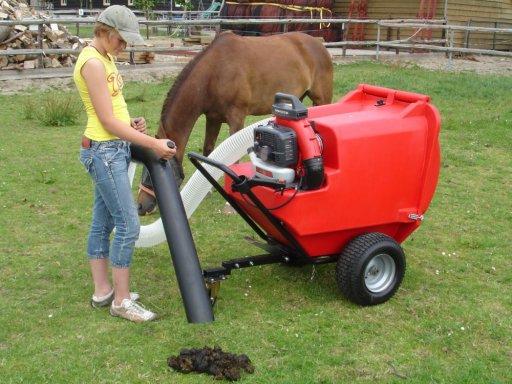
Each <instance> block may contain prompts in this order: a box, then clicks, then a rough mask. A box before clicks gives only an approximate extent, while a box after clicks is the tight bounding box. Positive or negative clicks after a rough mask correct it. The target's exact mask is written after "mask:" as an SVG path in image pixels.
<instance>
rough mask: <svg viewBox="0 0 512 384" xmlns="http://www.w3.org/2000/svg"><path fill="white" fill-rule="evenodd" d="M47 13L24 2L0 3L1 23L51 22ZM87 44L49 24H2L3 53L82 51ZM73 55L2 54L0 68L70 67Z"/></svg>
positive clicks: (0, 45) (7, 0)
mask: <svg viewBox="0 0 512 384" xmlns="http://www.w3.org/2000/svg"><path fill="white" fill-rule="evenodd" d="M48 18H49V16H48V14H45V13H43V12H37V11H35V10H34V9H33V8H31V7H30V6H28V5H27V4H26V3H25V2H24V0H0V20H20V21H21V20H24V21H26V20H30V19H41V20H45V19H48ZM86 45H87V43H86V42H85V41H84V40H82V39H80V38H79V37H77V36H72V35H71V34H70V33H69V32H68V30H67V29H66V27H65V26H62V25H59V24H56V23H48V24H43V25H41V26H39V25H24V24H21V23H20V24H16V25H0V51H1V50H16V49H23V50H32V49H41V48H42V49H48V48H54V49H77V50H79V49H81V48H83V47H84V46H86ZM76 57H77V55H74V54H68V53H65V54H48V55H44V56H43V58H42V59H41V55H37V54H19V55H16V54H15V55H0V69H29V68H38V67H41V66H42V67H45V68H46V67H71V66H73V64H74V62H75V61H76Z"/></svg>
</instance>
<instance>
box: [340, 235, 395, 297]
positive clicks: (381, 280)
mask: <svg viewBox="0 0 512 384" xmlns="http://www.w3.org/2000/svg"><path fill="white" fill-rule="evenodd" d="M404 275H405V254H404V251H403V250H402V247H401V246H400V244H398V243H397V242H396V241H395V240H394V239H392V238H391V237H389V236H387V235H385V234H383V233H378V232H371V233H365V234H362V235H359V236H357V237H355V238H354V239H352V240H351V241H350V242H349V243H348V244H347V246H346V247H345V249H344V250H343V252H342V253H341V255H340V257H339V259H338V262H337V264H336V281H337V283H338V287H339V288H340V290H341V292H342V293H343V294H344V295H345V296H346V297H347V299H349V300H350V301H352V302H353V303H356V304H359V305H375V304H381V303H384V302H385V301H387V300H389V299H390V298H391V297H392V296H393V295H394V294H395V292H396V290H397V289H398V288H399V287H400V284H401V283H402V279H403V278H404Z"/></svg>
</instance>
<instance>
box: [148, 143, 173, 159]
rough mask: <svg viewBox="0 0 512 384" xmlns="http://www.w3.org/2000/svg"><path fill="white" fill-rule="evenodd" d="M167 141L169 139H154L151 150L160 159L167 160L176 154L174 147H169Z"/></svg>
mask: <svg viewBox="0 0 512 384" xmlns="http://www.w3.org/2000/svg"><path fill="white" fill-rule="evenodd" d="M168 142H169V139H155V146H154V147H153V150H154V151H155V152H156V154H157V156H158V157H159V158H160V159H162V160H169V159H171V158H172V157H174V155H175V154H176V148H169V146H168V145H167V143H168Z"/></svg>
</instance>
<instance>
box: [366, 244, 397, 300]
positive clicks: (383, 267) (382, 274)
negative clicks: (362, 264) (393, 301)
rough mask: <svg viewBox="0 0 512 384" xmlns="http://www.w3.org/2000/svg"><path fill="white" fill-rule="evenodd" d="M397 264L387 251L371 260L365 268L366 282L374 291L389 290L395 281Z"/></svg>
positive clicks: (370, 289)
mask: <svg viewBox="0 0 512 384" xmlns="http://www.w3.org/2000/svg"><path fill="white" fill-rule="evenodd" d="M395 275H396V265H395V262H394V260H393V258H392V257H391V256H389V255H387V254H385V253H383V254H379V255H377V256H375V257H374V258H373V259H371V260H370V262H369V263H368V265H367V266H366V268H365V270H364V283H365V285H366V288H367V289H368V290H369V291H371V292H373V293H380V292H383V291H385V290H387V289H388V288H389V287H390V286H391V285H392V284H393V281H394V278H395Z"/></svg>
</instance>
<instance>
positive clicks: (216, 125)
mask: <svg viewBox="0 0 512 384" xmlns="http://www.w3.org/2000/svg"><path fill="white" fill-rule="evenodd" d="M221 125H222V121H219V120H216V119H212V118H209V117H206V132H205V135H204V144H203V155H205V156H208V155H209V154H210V153H212V151H213V149H214V148H215V143H216V142H217V137H218V136H219V131H220V127H221Z"/></svg>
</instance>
